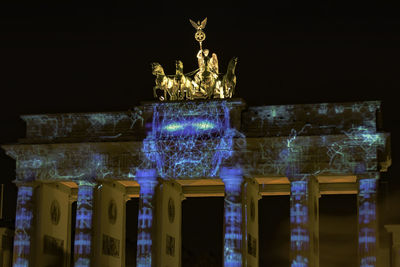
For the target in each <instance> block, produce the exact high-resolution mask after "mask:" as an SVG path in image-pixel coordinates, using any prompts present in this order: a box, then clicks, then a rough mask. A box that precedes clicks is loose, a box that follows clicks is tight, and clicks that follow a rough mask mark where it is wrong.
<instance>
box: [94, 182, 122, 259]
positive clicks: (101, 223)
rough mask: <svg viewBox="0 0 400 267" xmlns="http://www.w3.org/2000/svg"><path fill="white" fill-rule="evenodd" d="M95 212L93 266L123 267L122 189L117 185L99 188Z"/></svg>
mask: <svg viewBox="0 0 400 267" xmlns="http://www.w3.org/2000/svg"><path fill="white" fill-rule="evenodd" d="M98 188H99V189H98V190H96V197H95V213H94V218H95V219H94V223H93V224H94V233H95V234H94V236H93V240H94V257H93V262H94V265H95V266H99V267H108V266H125V255H124V253H123V251H124V247H125V220H126V213H125V188H124V187H123V186H122V185H121V184H120V183H116V182H103V183H102V184H101V185H100V186H98Z"/></svg>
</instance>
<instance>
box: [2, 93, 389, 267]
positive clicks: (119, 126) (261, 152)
mask: <svg viewBox="0 0 400 267" xmlns="http://www.w3.org/2000/svg"><path fill="white" fill-rule="evenodd" d="M379 113H380V103H379V102H376V101H371V102H356V103H338V104H332V103H331V104H310V105H282V106H260V107H246V105H245V103H244V101H243V100H241V99H228V100H209V101H182V102H149V103H143V104H142V105H141V106H138V107H135V108H133V109H131V110H130V111H126V112H108V113H82V114H55V115H54V114H53V115H29V116H22V119H23V120H24V121H25V122H26V126H27V127H26V138H25V139H22V140H20V141H19V143H18V144H15V145H4V146H3V149H4V150H5V151H6V152H7V154H8V155H9V156H11V157H12V158H14V159H15V160H16V183H17V185H18V186H19V191H18V200H17V215H16V230H15V240H14V260H13V262H14V266H15V267H17V266H18V267H20V266H21V267H22V266H24V267H25V266H39V265H40V266H47V265H49V266H50V265H52V264H53V265H57V266H69V265H70V264H71V262H70V258H71V257H70V255H68V254H69V251H72V250H71V246H72V243H74V249H73V253H74V257H73V262H74V266H76V267H78V266H79V267H83V266H125V260H124V258H125V255H126V254H127V253H129V252H128V251H126V250H125V229H126V227H127V226H126V225H125V202H126V201H127V200H128V199H130V198H132V197H139V203H140V204H139V212H138V238H137V253H136V255H137V257H136V258H137V260H136V261H137V266H149V267H150V266H164V265H165V266H180V262H181V230H180V229H181V218H182V214H181V201H182V200H183V199H184V198H185V197H186V198H187V197H195V196H210V197H211V196H225V216H224V222H221V223H223V224H224V237H223V238H224V242H223V244H224V247H223V250H224V251H223V255H224V266H226V267H230V266H232V267H233V266H252V267H255V266H258V257H259V254H260V253H263V252H262V251H259V238H258V227H259V225H258V204H257V202H258V199H260V197H261V196H268V195H289V194H290V195H291V200H290V207H287V208H288V209H290V225H291V251H290V253H291V257H290V261H291V266H292V267H300V266H301V267H302V266H319V234H318V232H319V231H318V229H319V226H318V224H319V220H318V218H319V216H318V198H319V196H320V195H321V194H358V214H359V220H358V223H359V251H358V255H359V266H362V267H367V266H379V259H378V248H379V244H378V232H377V213H376V195H377V187H376V185H377V179H379V173H380V172H385V171H386V170H387V168H388V167H389V165H390V151H389V150H390V149H389V147H390V146H389V144H388V143H389V139H390V138H389V137H390V136H389V134H387V133H383V132H380V131H379V129H380V128H379V124H380V121H379V120H378V118H379V116H378V114H379ZM44 190H48V191H49V190H50V191H52V192H53V193H50V191H49V193H48V194H44V193H43V192H45V191H44ZM46 192H47V191H46ZM41 196H42V197H41ZM43 196H45V197H43ZM75 200H77V211H76V230H75V235H74V238H73V240H74V242H72V240H71V239H72V238H71V237H70V236H71V233H70V231H71V224H72V222H71V217H72V215H71V208H70V207H71V203H72V202H73V201H75ZM66 207H67V208H66ZM40 216H42V217H43V218H42V217H40ZM46 220H48V221H49V222H48V224H49V227H43V225H42V226H41V224H47V222H45V221H46ZM50 226H51V227H50ZM129 227H132V226H129ZM37 229H41V230H40V231H37ZM35 230H36V231H35Z"/></svg>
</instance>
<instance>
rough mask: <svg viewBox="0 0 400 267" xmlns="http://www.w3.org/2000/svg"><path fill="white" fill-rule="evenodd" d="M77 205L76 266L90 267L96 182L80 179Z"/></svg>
mask: <svg viewBox="0 0 400 267" xmlns="http://www.w3.org/2000/svg"><path fill="white" fill-rule="evenodd" d="M78 186H79V187H78V199H77V206H76V226H75V243H74V266H75V267H90V264H91V256H92V247H93V244H92V226H93V196H94V190H95V188H94V187H95V183H91V182H86V181H80V182H79V184H78Z"/></svg>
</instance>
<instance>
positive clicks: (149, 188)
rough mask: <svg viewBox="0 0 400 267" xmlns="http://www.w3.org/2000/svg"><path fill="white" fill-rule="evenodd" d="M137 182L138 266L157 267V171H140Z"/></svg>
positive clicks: (137, 173)
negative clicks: (155, 201)
mask: <svg viewBox="0 0 400 267" xmlns="http://www.w3.org/2000/svg"><path fill="white" fill-rule="evenodd" d="M136 180H137V181H138V183H139V185H140V192H139V216H138V237H137V256H136V266H137V267H152V266H155V264H154V260H155V257H154V254H155V253H154V246H153V236H154V229H153V216H154V210H153V208H154V192H155V187H156V185H157V184H158V181H157V173H156V170H154V169H145V170H138V171H137V172H136Z"/></svg>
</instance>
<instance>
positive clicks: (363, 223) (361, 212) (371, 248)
mask: <svg viewBox="0 0 400 267" xmlns="http://www.w3.org/2000/svg"><path fill="white" fill-rule="evenodd" d="M358 186H359V187H358V190H359V193H358V227H359V228H358V229H359V230H358V249H359V260H360V262H359V266H360V267H374V266H377V265H376V255H377V244H376V234H377V221H376V186H377V179H376V178H368V179H360V180H359V183H358Z"/></svg>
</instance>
